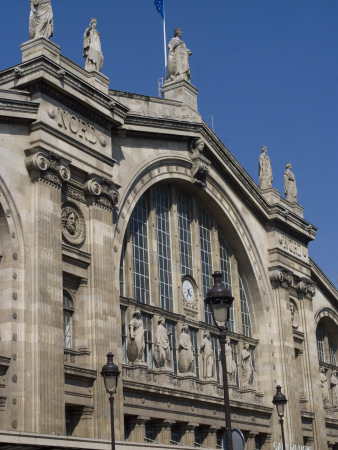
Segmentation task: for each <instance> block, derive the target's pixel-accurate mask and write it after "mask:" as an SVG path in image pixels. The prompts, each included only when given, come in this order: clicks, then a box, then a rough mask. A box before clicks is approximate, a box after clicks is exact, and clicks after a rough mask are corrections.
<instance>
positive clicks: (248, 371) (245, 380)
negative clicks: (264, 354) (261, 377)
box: [242, 344, 253, 387]
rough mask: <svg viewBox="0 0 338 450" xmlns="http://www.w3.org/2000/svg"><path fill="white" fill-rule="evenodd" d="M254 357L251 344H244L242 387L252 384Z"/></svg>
mask: <svg viewBox="0 0 338 450" xmlns="http://www.w3.org/2000/svg"><path fill="white" fill-rule="evenodd" d="M252 374H253V367H252V359H251V352H250V347H249V344H244V348H243V350H242V387H247V386H248V385H250V384H252Z"/></svg>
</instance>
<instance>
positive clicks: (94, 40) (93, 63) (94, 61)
mask: <svg viewBox="0 0 338 450" xmlns="http://www.w3.org/2000/svg"><path fill="white" fill-rule="evenodd" d="M96 25H97V20H96V19H91V20H90V24H89V27H88V28H87V29H86V31H85V33H84V36H83V57H84V58H86V63H85V69H86V70H88V71H93V70H96V71H97V72H100V71H101V69H102V66H103V60H104V58H103V53H102V50H101V36H100V33H99V32H98V31H97V29H96Z"/></svg>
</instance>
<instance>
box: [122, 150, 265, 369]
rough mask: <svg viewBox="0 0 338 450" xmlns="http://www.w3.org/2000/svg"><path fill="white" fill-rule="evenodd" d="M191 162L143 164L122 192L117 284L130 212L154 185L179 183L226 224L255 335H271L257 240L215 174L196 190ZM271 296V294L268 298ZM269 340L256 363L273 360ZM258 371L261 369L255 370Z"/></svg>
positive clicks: (163, 160)
mask: <svg viewBox="0 0 338 450" xmlns="http://www.w3.org/2000/svg"><path fill="white" fill-rule="evenodd" d="M190 167H191V162H190V160H189V159H187V158H183V157H182V156H180V157H177V158H176V157H174V156H172V157H170V158H165V157H159V158H157V159H156V160H152V162H151V163H149V162H144V163H143V164H142V167H140V168H139V170H137V171H136V170H135V173H137V175H135V176H134V177H133V179H131V180H130V182H129V184H128V187H127V188H126V189H125V190H124V192H123V193H121V208H120V211H119V216H118V217H117V222H116V229H115V242H118V243H119V245H116V247H115V249H114V251H115V257H116V259H115V264H114V266H115V270H116V271H115V275H116V276H115V278H114V279H115V283H116V285H115V286H116V289H117V290H119V274H118V268H119V267H120V258H121V252H122V245H123V238H124V235H125V232H126V228H127V225H128V222H129V219H130V217H131V213H132V211H133V209H134V207H135V205H136V203H137V201H138V200H139V199H140V197H141V196H142V195H143V194H144V193H145V192H146V191H147V190H148V189H149V188H150V187H152V186H154V185H155V184H157V183H160V182H163V181H166V182H168V181H169V182H172V183H177V184H179V185H181V186H182V187H184V189H186V190H188V191H189V192H191V193H193V194H195V195H197V196H198V197H199V199H200V201H201V204H202V205H206V206H207V207H208V209H209V210H210V209H212V212H213V214H214V215H215V217H216V218H219V219H220V220H219V222H221V223H222V225H223V230H224V231H225V232H226V233H227V234H228V236H231V239H227V243H228V245H229V246H230V247H231V249H232V250H233V251H234V252H235V253H236V255H238V261H239V266H240V267H239V268H240V273H241V277H242V281H243V285H244V287H245V289H246V292H247V294H248V297H249V303H250V305H251V309H250V312H251V315H252V322H253V334H254V335H255V336H259V335H262V334H264V333H265V334H268V333H269V332H270V328H269V322H271V319H269V314H270V313H269V311H268V309H269V308H268V298H271V296H272V294H271V292H270V291H271V284H270V281H269V278H268V275H267V274H266V273H265V269H264V265H263V262H262V260H261V257H260V253H259V250H258V248H257V246H256V244H255V240H254V237H253V235H252V233H251V231H250V229H249V228H248V226H247V225H246V224H245V220H244V217H243V216H242V213H241V211H240V210H239V209H238V208H237V207H236V205H235V204H234V203H233V201H232V199H231V197H230V195H229V193H228V192H227V190H226V187H225V183H224V181H223V182H222V180H221V179H220V177H219V176H218V177H216V176H215V174H214V173H211V174H210V176H208V180H207V185H206V187H205V188H204V189H202V188H200V187H197V186H196V185H195V184H193V182H192V178H191V172H190ZM269 294H271V295H269ZM269 342H270V339H265V340H264V343H263V342H262V344H261V345H260V349H259V353H260V355H259V356H257V360H258V359H260V360H262V361H263V360H265V361H266V359H267V358H268V359H270V360H271V366H272V365H273V361H272V359H271V354H272V352H271V349H270V344H269ZM256 368H257V370H258V367H256Z"/></svg>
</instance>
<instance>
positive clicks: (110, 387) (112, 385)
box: [101, 352, 121, 450]
mask: <svg viewBox="0 0 338 450" xmlns="http://www.w3.org/2000/svg"><path fill="white" fill-rule="evenodd" d="M120 373H121V372H120V371H119V368H118V367H117V365H116V364H114V355H113V354H112V353H111V352H109V353H108V355H107V364H105V365H104V366H103V367H102V370H101V375H102V378H103V381H104V385H105V388H106V391H107V393H108V394H109V403H110V428H111V449H112V450H115V428H114V394H115V393H116V388H117V381H118V378H119V375H120Z"/></svg>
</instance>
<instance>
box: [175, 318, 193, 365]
mask: <svg viewBox="0 0 338 450" xmlns="http://www.w3.org/2000/svg"><path fill="white" fill-rule="evenodd" d="M193 360H194V351H193V348H192V342H191V338H190V336H189V333H188V326H187V325H183V327H182V332H181V335H180V340H179V346H178V369H179V371H180V372H181V373H186V372H191V371H192V367H193Z"/></svg>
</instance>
